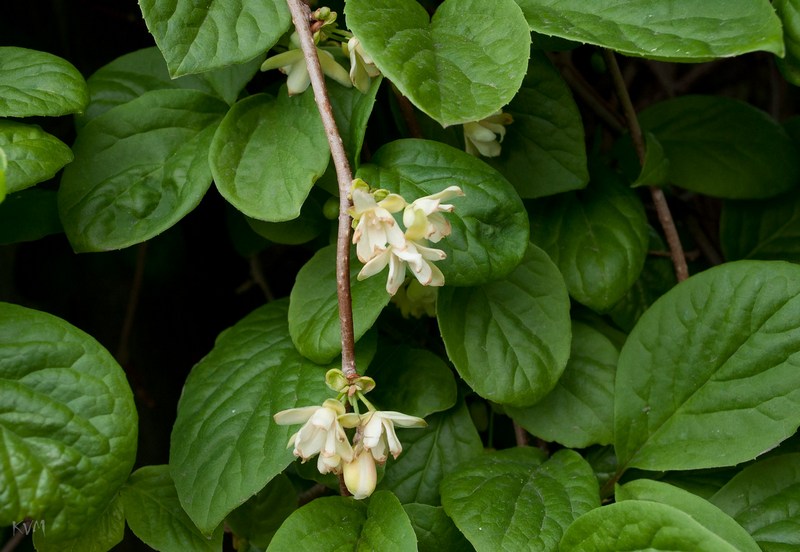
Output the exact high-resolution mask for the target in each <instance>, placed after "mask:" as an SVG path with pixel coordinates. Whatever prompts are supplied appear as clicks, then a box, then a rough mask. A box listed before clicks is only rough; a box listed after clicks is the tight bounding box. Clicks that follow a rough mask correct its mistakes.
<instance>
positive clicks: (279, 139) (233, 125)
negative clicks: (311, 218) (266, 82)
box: [209, 87, 330, 222]
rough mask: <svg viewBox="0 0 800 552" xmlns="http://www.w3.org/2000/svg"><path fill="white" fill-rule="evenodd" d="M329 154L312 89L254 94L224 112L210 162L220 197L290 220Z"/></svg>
mask: <svg viewBox="0 0 800 552" xmlns="http://www.w3.org/2000/svg"><path fill="white" fill-rule="evenodd" d="M329 159H330V150H329V149H328V140H327V138H326V136H325V129H324V128H323V127H322V120H321V119H320V117H319V113H318V112H317V107H316V105H315V103H314V96H313V94H300V95H299V96H295V97H289V96H288V95H287V94H286V88H285V87H282V88H281V91H280V93H279V94H278V97H277V98H273V97H271V96H269V95H267V94H256V95H255V96H250V97H249V98H246V99H244V100H242V101H240V102H237V103H236V105H234V106H233V108H232V109H231V110H230V111H229V112H228V114H227V115H225V118H224V119H223V120H222V122H221V123H220V125H219V127H218V128H217V132H216V133H215V134H214V139H213V140H212V142H211V150H210V152H209V162H210V164H211V173H212V174H213V175H214V182H215V184H216V185H217V189H218V190H219V191H220V193H221V194H222V196H223V197H224V198H225V199H227V200H228V201H229V202H230V203H231V204H232V205H233V206H234V207H236V208H237V209H238V210H240V211H241V212H243V213H244V214H245V215H247V216H249V217H253V218H256V219H259V220H266V221H270V222H279V221H284V220H291V219H294V218H297V217H298V216H299V215H300V208H301V207H302V205H303V202H304V201H305V199H306V196H308V193H309V191H311V186H313V185H314V182H315V181H316V180H317V179H318V178H319V177H320V176H322V173H324V172H325V168H326V167H327V166H328V160H329Z"/></svg>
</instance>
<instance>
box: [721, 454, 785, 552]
mask: <svg viewBox="0 0 800 552" xmlns="http://www.w3.org/2000/svg"><path fill="white" fill-rule="evenodd" d="M711 502H712V503H714V504H716V505H717V506H719V507H720V509H722V510H723V511H724V512H726V513H727V514H729V515H730V516H731V517H733V519H735V520H736V521H738V522H739V523H740V524H741V525H742V526H743V527H744V528H745V529H747V531H748V532H749V533H750V534H751V535H752V536H753V538H754V539H755V540H756V542H757V543H758V544H759V546H761V550H763V551H764V552H791V551H793V550H797V549H798V547H800V531H798V527H800V510H798V504H800V454H798V453H793V454H784V455H781V456H776V457H773V458H767V459H764V460H761V461H759V462H756V463H755V464H753V465H751V466H748V467H746V468H745V469H743V470H742V471H741V472H740V473H739V474H737V475H736V476H735V477H734V478H733V479H731V480H730V481H729V482H728V483H727V484H726V485H725V486H724V487H722V489H720V490H719V491H718V492H717V493H716V494H715V495H714V496H712V497H711Z"/></svg>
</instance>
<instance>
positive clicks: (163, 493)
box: [122, 465, 222, 552]
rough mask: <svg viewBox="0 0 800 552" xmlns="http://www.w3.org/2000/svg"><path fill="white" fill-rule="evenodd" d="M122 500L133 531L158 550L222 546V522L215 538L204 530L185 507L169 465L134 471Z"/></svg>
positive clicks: (166, 551)
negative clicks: (199, 527) (194, 521)
mask: <svg viewBox="0 0 800 552" xmlns="http://www.w3.org/2000/svg"><path fill="white" fill-rule="evenodd" d="M122 503H123V504H124V505H125V518H126V519H127V520H128V525H129V526H130V528H131V531H133V533H134V534H135V535H136V536H137V537H139V539H141V540H142V542H144V543H145V544H147V545H148V546H150V547H152V548H154V549H155V550H159V551H160V552H182V551H184V550H187V549H191V550H197V551H200V550H207V551H209V552H213V551H215V550H216V551H219V550H222V525H220V526H219V527H217V529H216V530H215V531H214V534H213V536H212V537H211V538H206V537H205V536H203V535H202V534H201V533H200V531H199V530H198V529H197V527H195V525H194V523H192V520H191V519H189V516H188V515H186V512H184V511H183V508H181V504H180V502H179V501H178V494H177V492H176V491H175V484H174V483H173V482H172V478H171V477H170V475H169V466H166V465H160V466H144V467H142V468H139V469H138V470H136V471H135V472H133V473H132V474H131V476H130V478H129V479H128V482H127V484H126V485H125V486H124V487H123V488H122Z"/></svg>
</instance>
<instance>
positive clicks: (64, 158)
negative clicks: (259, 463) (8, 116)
mask: <svg viewBox="0 0 800 552" xmlns="http://www.w3.org/2000/svg"><path fill="white" fill-rule="evenodd" d="M0 148H2V149H3V151H4V152H5V154H6V160H7V162H8V166H7V167H6V191H7V192H8V193H9V194H10V193H14V192H17V191H19V190H24V189H25V188H29V187H30V186H33V185H34V184H38V183H39V182H44V181H45V180H49V179H51V178H53V176H55V174H56V173H57V172H58V171H59V170H61V168H62V167H63V166H64V165H66V164H67V163H69V162H70V161H72V158H73V156H72V150H70V149H69V146H67V145H66V144H65V143H64V142H62V141H61V140H59V139H58V138H56V137H55V136H53V135H52V134H48V133H47V132H45V131H43V130H42V129H41V128H40V127H38V126H36V125H24V124H22V123H17V122H15V121H3V120H0Z"/></svg>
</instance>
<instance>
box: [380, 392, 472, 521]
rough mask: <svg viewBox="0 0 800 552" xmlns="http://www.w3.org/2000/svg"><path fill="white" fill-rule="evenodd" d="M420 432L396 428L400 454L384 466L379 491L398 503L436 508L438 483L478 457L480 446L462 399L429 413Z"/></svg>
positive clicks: (418, 430)
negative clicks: (426, 423)
mask: <svg viewBox="0 0 800 552" xmlns="http://www.w3.org/2000/svg"><path fill="white" fill-rule="evenodd" d="M426 421H427V422H428V427H427V428H424V429H416V428H414V429H398V430H397V436H398V438H399V439H400V442H401V443H402V444H403V453H402V454H401V455H400V456H399V457H398V458H397V460H395V461H389V463H387V464H386V472H385V473H384V476H383V479H382V480H381V481H380V483H378V488H379V489H387V490H390V491H392V492H393V493H394V494H395V495H396V496H397V498H399V499H400V502H402V503H403V504H408V503H412V502H419V503H422V504H429V505H431V506H438V505H439V502H440V499H439V483H440V482H441V481H442V478H443V477H445V476H446V475H448V474H450V473H452V472H453V471H454V470H455V469H456V467H457V466H458V465H459V464H460V463H461V462H465V461H467V460H469V459H471V458H474V457H476V456H478V455H480V454H481V452H482V451H483V445H482V443H481V438H480V436H479V435H478V431H477V430H476V429H475V426H474V425H473V423H472V419H471V418H470V415H469V411H468V410H467V407H466V405H465V404H464V401H463V400H459V402H458V403H457V404H456V406H455V407H453V408H451V409H450V410H448V411H446V412H439V413H437V414H433V415H431V416H430V417H428V419H427V420H426Z"/></svg>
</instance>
